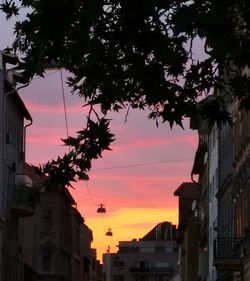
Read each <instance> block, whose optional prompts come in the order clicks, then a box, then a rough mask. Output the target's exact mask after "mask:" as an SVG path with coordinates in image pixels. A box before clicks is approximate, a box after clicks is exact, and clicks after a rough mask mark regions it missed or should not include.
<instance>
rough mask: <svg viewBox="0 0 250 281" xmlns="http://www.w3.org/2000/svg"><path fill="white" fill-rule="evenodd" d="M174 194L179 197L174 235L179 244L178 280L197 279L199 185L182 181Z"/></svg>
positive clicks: (189, 280)
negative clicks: (176, 231) (177, 220)
mask: <svg viewBox="0 0 250 281" xmlns="http://www.w3.org/2000/svg"><path fill="white" fill-rule="evenodd" d="M174 195H175V196H178V197H179V223H178V233H177V235H176V241H177V243H178V244H179V261H178V265H179V275H180V279H179V280H180V281H194V280H199V239H200V222H199V218H198V214H196V213H195V212H196V210H197V206H196V204H197V203H196V202H197V200H198V198H199V195H200V187H199V185H198V184H196V183H194V182H184V183H182V184H181V185H180V186H179V187H178V188H177V189H176V190H175V192H174Z"/></svg>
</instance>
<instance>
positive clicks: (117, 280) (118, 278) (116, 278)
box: [114, 275, 124, 281]
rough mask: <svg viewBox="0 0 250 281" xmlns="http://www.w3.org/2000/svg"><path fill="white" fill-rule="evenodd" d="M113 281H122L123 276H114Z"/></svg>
mask: <svg viewBox="0 0 250 281" xmlns="http://www.w3.org/2000/svg"><path fill="white" fill-rule="evenodd" d="M114 281H124V276H123V275H114Z"/></svg>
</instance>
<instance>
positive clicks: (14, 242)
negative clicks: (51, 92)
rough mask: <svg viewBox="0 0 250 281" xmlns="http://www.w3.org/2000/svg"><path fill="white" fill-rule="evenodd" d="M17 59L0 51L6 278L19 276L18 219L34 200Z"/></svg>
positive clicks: (0, 191)
mask: <svg viewBox="0 0 250 281" xmlns="http://www.w3.org/2000/svg"><path fill="white" fill-rule="evenodd" d="M18 63H19V61H18V58H17V56H16V55H13V54H10V53H7V52H5V51H1V52H0V115H1V118H0V120H1V121H0V136H1V140H0V216H1V220H2V223H1V232H2V235H1V241H0V242H1V243H2V244H1V250H2V252H1V260H2V263H1V277H2V280H10V281H19V280H22V277H23V272H24V269H23V260H22V254H21V252H20V250H19V247H18V244H19V239H20V237H19V231H18V228H19V222H20V219H21V218H23V217H28V216H31V215H32V214H33V212H34V208H35V203H36V202H35V200H36V199H35V192H34V190H33V186H32V180H31V179H30V178H29V177H28V176H27V175H25V173H24V161H25V159H24V156H25V132H26V129H27V127H28V126H29V125H31V123H32V118H31V116H30V114H29V112H28V110H27V108H26V107H25V105H24V103H23V101H22V99H21V98H20V96H19V95H18V93H17V91H16V89H15V87H16V83H17V82H22V83H23V82H24V81H23V79H22V76H21V75H20V74H19V73H17V72H16V71H14V69H13V66H17V65H18Z"/></svg>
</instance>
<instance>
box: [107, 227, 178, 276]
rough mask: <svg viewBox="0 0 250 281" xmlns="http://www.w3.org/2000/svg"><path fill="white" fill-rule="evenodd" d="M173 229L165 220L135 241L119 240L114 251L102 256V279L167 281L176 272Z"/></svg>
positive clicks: (176, 256)
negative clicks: (103, 274)
mask: <svg viewBox="0 0 250 281" xmlns="http://www.w3.org/2000/svg"><path fill="white" fill-rule="evenodd" d="M175 233H176V228H175V226H174V225H172V224H171V223H168V222H163V223H160V224H158V225H157V226H156V227H154V228H153V229H152V230H151V231H150V232H149V233H148V234H146V235H145V236H144V237H143V238H141V239H139V240H136V239H134V240H132V241H120V242H119V245H118V252H117V253H115V254H114V253H106V254H104V255H103V262H104V272H105V280H106V281H142V280H147V281H169V280H171V279H172V278H173V277H174V276H176V275H177V259H178V251H177V248H176V243H175V241H174V236H175Z"/></svg>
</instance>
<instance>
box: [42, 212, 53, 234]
mask: <svg viewBox="0 0 250 281" xmlns="http://www.w3.org/2000/svg"><path fill="white" fill-rule="evenodd" d="M51 230H52V211H51V210H49V209H45V210H43V231H46V232H50V231H51Z"/></svg>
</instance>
